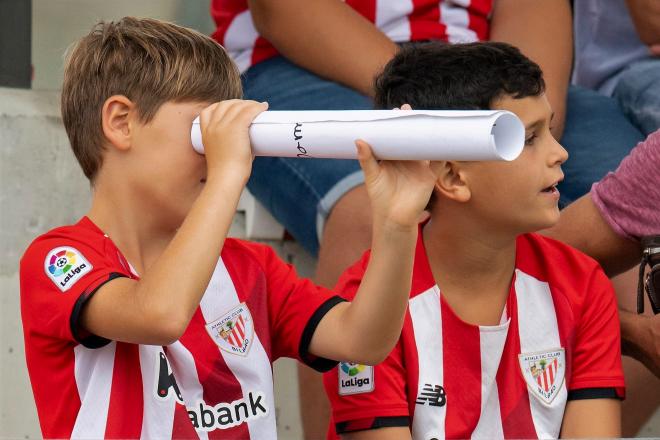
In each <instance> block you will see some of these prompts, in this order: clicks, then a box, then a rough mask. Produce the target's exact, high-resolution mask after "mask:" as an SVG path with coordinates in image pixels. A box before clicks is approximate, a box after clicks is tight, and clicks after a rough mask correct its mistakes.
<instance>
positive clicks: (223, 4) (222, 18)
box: [211, 0, 248, 45]
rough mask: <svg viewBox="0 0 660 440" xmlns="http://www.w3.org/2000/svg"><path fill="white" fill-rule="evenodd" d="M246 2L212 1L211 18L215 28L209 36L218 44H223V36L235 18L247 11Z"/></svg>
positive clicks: (238, 0)
mask: <svg viewBox="0 0 660 440" xmlns="http://www.w3.org/2000/svg"><path fill="white" fill-rule="evenodd" d="M247 8H248V5H247V0H212V1H211V17H213V21H215V24H216V26H217V28H216V30H215V32H213V34H211V38H213V39H214V40H215V41H217V42H218V43H220V44H222V45H224V44H225V34H226V33H227V30H228V29H229V26H230V25H231V23H232V22H233V21H234V19H235V18H236V16H237V15H238V14H240V13H241V12H243V11H245V10H247Z"/></svg>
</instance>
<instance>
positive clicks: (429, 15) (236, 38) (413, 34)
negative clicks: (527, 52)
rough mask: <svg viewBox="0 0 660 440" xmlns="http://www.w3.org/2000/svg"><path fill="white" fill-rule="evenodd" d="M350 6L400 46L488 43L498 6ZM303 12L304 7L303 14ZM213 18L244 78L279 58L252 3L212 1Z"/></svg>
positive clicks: (481, 2)
mask: <svg viewBox="0 0 660 440" xmlns="http://www.w3.org/2000/svg"><path fill="white" fill-rule="evenodd" d="M337 1H341V0H337ZM345 3H346V4H348V5H349V6H350V7H352V8H353V9H355V10H356V11H357V12H359V13H360V14H362V16H364V17H365V18H366V19H367V20H369V21H371V22H372V23H374V24H375V25H376V26H377V27H378V29H380V30H381V31H382V32H383V33H384V34H385V35H387V36H388V37H390V39H391V40H392V41H394V42H397V43H403V42H408V41H422V40H441V41H448V42H450V43H458V42H461V43H467V42H472V41H483V40H487V39H488V31H489V22H488V20H489V16H490V13H491V10H492V6H493V0H346V1H345ZM304 7H305V2H304V1H303V2H301V10H303V11H304ZM211 15H212V16H213V19H214V20H215V23H216V25H217V29H216V31H215V32H214V33H213V38H214V39H215V40H216V41H218V42H219V43H220V44H222V45H223V46H224V47H225V49H227V51H228V52H229V55H230V56H231V57H232V59H233V60H234V61H235V62H236V64H237V65H238V67H239V69H240V71H241V72H244V71H245V70H247V69H248V68H249V67H250V66H252V65H254V64H257V63H258V62H260V61H264V60H266V59H268V58H271V57H274V56H276V55H277V54H278V52H277V50H276V49H275V48H274V47H273V46H272V45H271V44H270V43H269V42H268V41H267V40H266V39H265V38H263V37H261V36H260V35H259V33H258V32H257V30H256V28H255V26H254V22H253V21H252V16H251V14H250V10H249V9H248V5H247V0H212V1H211Z"/></svg>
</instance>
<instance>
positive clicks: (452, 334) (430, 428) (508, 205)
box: [324, 43, 624, 440]
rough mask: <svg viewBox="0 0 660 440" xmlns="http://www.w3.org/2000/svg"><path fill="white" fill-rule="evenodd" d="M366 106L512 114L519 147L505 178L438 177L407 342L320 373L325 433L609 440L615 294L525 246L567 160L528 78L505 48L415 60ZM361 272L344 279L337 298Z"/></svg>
mask: <svg viewBox="0 0 660 440" xmlns="http://www.w3.org/2000/svg"><path fill="white" fill-rule="evenodd" d="M376 103H377V105H378V106H379V107H381V108H388V107H391V106H399V105H401V104H402V103H410V104H411V106H412V107H413V108H418V109H437V108H447V109H463V110H468V109H483V110H485V109H501V110H509V111H512V112H514V113H516V114H517V115H518V117H519V118H520V119H521V120H522V122H523V124H524V125H525V130H526V134H525V136H526V139H525V147H524V149H523V152H522V154H521V155H520V157H519V158H517V159H516V160H514V161H512V162H504V163H488V162H455V161H437V162H432V167H433V169H434V171H435V173H436V175H437V176H438V180H437V182H436V186H435V190H434V194H433V198H432V199H431V206H430V213H431V214H430V219H429V221H428V222H426V223H423V224H421V225H420V234H419V239H418V244H417V253H416V257H415V266H414V270H413V283H412V288H411V291H410V301H409V307H408V310H409V312H408V314H407V316H406V321H405V324H404V328H403V332H402V334H401V337H400V339H399V342H398V344H397V346H396V347H395V349H394V350H393V351H392V353H390V355H389V356H388V358H387V359H386V360H385V361H384V362H382V363H380V364H378V365H376V366H373V367H369V366H364V365H356V364H350V363H342V364H340V368H335V369H334V370H332V372H330V373H326V375H325V378H324V379H325V386H326V390H327V392H328V394H329V397H330V401H331V404H332V409H333V419H334V424H333V427H335V428H336V430H337V432H338V433H339V434H342V437H344V438H347V439H363V440H364V439H406V438H414V439H420V440H421V439H425V440H426V439H429V438H436V439H440V438H445V437H446V438H470V437H477V438H501V437H505V438H537V437H539V438H556V437H558V436H559V435H560V434H561V435H562V436H563V437H585V436H588V437H609V436H615V437H616V436H619V435H620V401H619V399H620V398H622V397H623V393H624V381H623V372H622V369H621V352H620V336H619V326H618V320H617V312H616V301H615V297H614V292H613V289H612V286H611V284H610V282H609V280H608V279H607V277H606V275H605V274H604V273H603V271H602V269H601V268H600V266H598V265H597V264H596V262H594V261H593V260H592V259H591V258H589V257H587V256H586V255H584V254H582V253H580V252H578V251H576V250H574V249H573V248H570V247H569V246H567V245H565V244H563V243H560V242H558V241H555V240H552V239H548V238H546V237H542V236H540V235H537V234H532V233H531V232H533V231H537V230H540V229H543V228H547V227H549V226H551V225H553V224H554V223H556V222H557V221H558V220H559V207H558V201H559V192H558V191H557V184H558V183H559V182H560V181H561V180H562V178H563V174H562V171H561V165H562V163H564V161H565V160H566V159H567V157H568V156H567V153H566V151H565V150H564V148H563V147H562V146H561V145H560V144H559V143H557V141H555V139H554V138H553V136H552V134H551V132H550V125H551V121H552V108H551V106H550V105H549V103H548V100H547V99H546V97H545V94H544V82H543V79H542V74H541V70H540V69H539V67H538V65H536V64H535V63H533V62H532V61H530V60H529V59H528V58H526V57H525V56H524V55H522V54H521V53H520V52H519V51H518V50H517V49H515V48H513V47H512V46H510V45H507V44H504V43H471V44H459V45H441V44H428V45H422V46H417V47H415V46H413V47H410V48H405V49H403V50H402V51H401V52H400V53H399V54H397V55H396V56H395V57H394V58H393V60H392V61H390V62H389V63H388V64H387V66H386V67H385V69H384V71H383V73H382V74H381V76H380V77H379V78H377V80H376ZM369 258H370V255H369V253H367V254H365V256H364V257H363V258H362V260H361V261H359V262H358V263H357V264H356V265H354V266H352V267H351V268H350V269H349V270H348V271H347V272H346V273H345V274H344V275H343V276H342V279H341V280H340V283H339V290H340V291H343V293H344V295H345V296H346V297H347V298H351V297H352V296H353V294H354V292H356V288H357V286H358V285H359V282H360V279H361V278H362V276H363V275H364V273H365V267H366V264H367V262H368V261H369ZM331 437H332V435H331Z"/></svg>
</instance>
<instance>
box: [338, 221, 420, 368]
mask: <svg viewBox="0 0 660 440" xmlns="http://www.w3.org/2000/svg"><path fill="white" fill-rule="evenodd" d="M372 240H373V241H372V249H371V256H370V259H369V265H368V267H367V270H366V272H365V274H364V277H363V279H362V282H361V284H360V287H359V289H358V292H357V295H356V296H355V299H354V301H353V302H352V303H351V305H350V306H349V307H347V308H346V309H345V310H344V314H343V316H342V317H341V320H339V322H340V327H341V328H342V329H343V331H344V332H346V333H347V334H351V335H360V337H359V338H354V340H352V341H347V342H348V343H347V345H345V346H344V347H341V348H342V349H343V350H345V352H344V353H342V356H341V357H339V358H340V359H350V360H352V361H356V362H360V363H364V364H369V365H374V364H376V363H379V362H381V361H382V360H383V359H385V357H387V355H388V354H389V353H390V351H391V350H392V348H393V347H394V345H395V344H396V342H397V340H398V339H399V336H400V334H401V327H402V326H403V320H404V317H405V309H406V307H407V305H408V298H409V295H410V286H411V283H412V267H413V259H414V253H415V244H416V241H417V227H416V226H415V227H414V228H400V227H390V226H386V225H383V226H378V225H375V226H374V233H373V239H372Z"/></svg>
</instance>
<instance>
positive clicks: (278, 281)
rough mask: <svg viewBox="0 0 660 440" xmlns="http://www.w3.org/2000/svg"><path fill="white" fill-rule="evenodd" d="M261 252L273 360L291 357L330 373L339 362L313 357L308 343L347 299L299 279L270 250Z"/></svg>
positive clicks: (260, 249)
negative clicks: (334, 309) (337, 306)
mask: <svg viewBox="0 0 660 440" xmlns="http://www.w3.org/2000/svg"><path fill="white" fill-rule="evenodd" d="M258 249H259V251H258V254H259V257H258V258H259V259H260V260H261V265H262V267H263V268H264V271H265V274H266V283H267V292H268V314H269V319H270V326H271V331H272V343H273V354H274V359H276V358H279V357H282V356H284V357H291V358H294V359H298V360H299V361H301V362H304V363H306V364H307V365H309V366H310V367H312V368H314V369H316V370H318V371H327V370H329V369H330V368H332V367H333V366H334V365H336V363H337V362H336V361H333V360H330V359H324V358H320V357H315V356H313V355H311V354H310V353H309V351H308V350H309V344H310V342H311V340H312V336H313V335H314V332H315V331H316V328H317V326H318V324H319V322H321V319H323V317H324V316H325V314H326V313H328V311H329V310H330V309H332V308H333V307H334V306H336V305H337V304H339V303H341V302H343V301H344V299H342V298H341V297H339V296H338V295H337V294H335V293H334V292H333V291H331V290H329V289H325V288H323V287H320V286H316V285H315V284H314V283H312V282H311V281H310V280H308V279H305V278H300V277H299V276H298V275H297V274H296V270H295V268H294V267H293V266H292V265H290V264H286V263H284V262H283V261H282V260H281V259H280V258H279V257H278V256H277V255H276V254H275V251H273V250H272V249H271V248H270V247H268V246H259V248H258Z"/></svg>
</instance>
